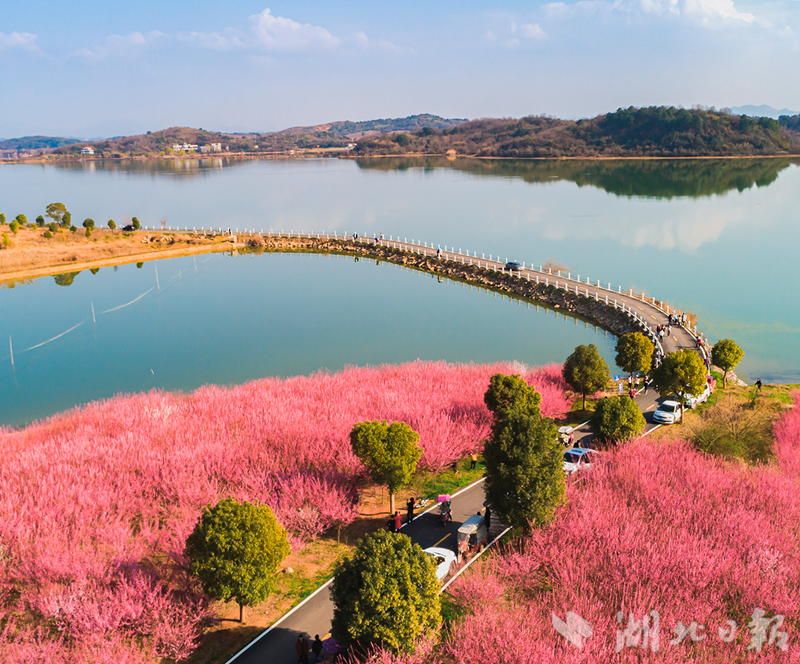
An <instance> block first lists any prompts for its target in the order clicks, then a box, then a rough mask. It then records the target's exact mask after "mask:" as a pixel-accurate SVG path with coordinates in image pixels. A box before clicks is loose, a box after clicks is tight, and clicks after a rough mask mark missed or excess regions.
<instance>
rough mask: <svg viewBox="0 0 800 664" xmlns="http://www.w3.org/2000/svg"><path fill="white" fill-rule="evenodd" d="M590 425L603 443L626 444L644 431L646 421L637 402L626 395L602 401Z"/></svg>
mask: <svg viewBox="0 0 800 664" xmlns="http://www.w3.org/2000/svg"><path fill="white" fill-rule="evenodd" d="M589 424H590V426H591V428H592V431H593V432H594V435H595V437H596V438H597V439H598V440H599V441H600V442H601V443H626V442H628V441H630V440H633V439H634V438H636V437H637V436H639V435H640V434H641V433H642V431H644V427H645V420H644V415H642V411H641V410H639V406H637V405H636V402H635V401H634V400H633V399H631V398H630V397H629V396H628V395H627V394H625V395H622V396H615V397H610V398H606V399H601V401H600V403H598V404H597V408H595V411H594V415H592V419H591V420H590V422H589Z"/></svg>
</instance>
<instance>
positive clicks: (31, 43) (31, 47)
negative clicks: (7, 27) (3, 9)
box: [0, 32, 39, 51]
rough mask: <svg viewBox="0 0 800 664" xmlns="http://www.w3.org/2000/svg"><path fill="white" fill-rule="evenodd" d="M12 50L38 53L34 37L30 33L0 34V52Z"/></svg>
mask: <svg viewBox="0 0 800 664" xmlns="http://www.w3.org/2000/svg"><path fill="white" fill-rule="evenodd" d="M12 48H19V49H22V50H25V51H38V50H39V47H38V46H37V45H36V35H33V34H31V33H30V32H12V33H10V34H4V33H2V32H0V51H2V50H6V49H12Z"/></svg>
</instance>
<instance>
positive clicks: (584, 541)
mask: <svg viewBox="0 0 800 664" xmlns="http://www.w3.org/2000/svg"><path fill="white" fill-rule="evenodd" d="M775 434H776V441H775V451H776V456H777V462H776V463H774V464H771V465H769V466H764V467H747V466H745V465H742V464H739V463H728V462H724V461H721V460H719V459H716V458H712V457H709V456H706V455H704V454H701V453H699V452H697V451H695V450H694V449H693V448H692V446H691V445H690V444H689V443H688V442H686V441H683V440H679V439H677V438H676V439H666V440H665V439H662V440H655V439H653V440H650V439H649V438H644V439H641V440H639V441H636V442H634V443H632V444H630V445H627V446H624V447H622V448H620V449H618V450H615V451H613V452H609V453H607V454H606V455H605V461H604V463H603V464H601V465H600V466H599V467H596V468H593V469H592V470H591V471H589V472H585V473H583V474H582V475H580V476H579V477H577V478H574V479H573V480H571V481H570V482H568V489H567V500H566V504H565V505H564V507H563V508H562V509H561V510H560V512H559V513H558V515H557V517H556V520H555V522H554V523H553V524H552V525H551V526H550V527H547V528H544V529H540V530H537V531H535V532H534V533H533V535H532V536H530V537H528V538H526V539H525V540H524V541H521V542H516V543H514V544H512V545H509V546H508V547H506V548H504V549H503V550H501V552H500V553H499V555H495V556H487V557H485V558H484V560H483V561H482V562H481V563H479V564H478V565H477V566H476V567H475V568H474V569H472V570H470V571H468V572H467V574H465V575H463V576H462V577H461V578H459V579H458V580H457V581H456V583H454V584H453V586H452V594H453V596H454V598H455V602H456V604H457V605H458V606H459V607H460V609H461V610H463V612H464V613H463V616H462V618H461V619H460V620H459V621H458V622H457V623H456V625H455V627H454V629H453V631H452V632H451V634H450V635H449V636H448V637H447V638H446V639H445V643H444V644H441V645H440V648H439V649H437V651H436V652H437V656H436V657H426V658H425V661H426V662H428V663H431V662H436V661H440V660H441V659H442V657H441V656H445V655H446V659H447V661H452V662H454V663H455V664H501V663H508V664H513V663H516V662H523V661H527V662H565V663H571V662H576V663H577V662H592V663H601V664H604V663H606V662H608V663H611V662H663V663H665V664H666V663H672V662H684V661H692V662H715V663H720V664H723V663H727V662H751V661H752V662H776V663H784V662H786V663H789V662H795V663H796V662H800V546H799V544H800V398H798V399H797V400H796V402H795V407H794V408H793V409H792V410H790V411H788V413H787V414H786V415H785V416H783V417H782V419H781V420H780V421H779V423H778V424H777V426H776V429H775ZM570 611H571V612H573V613H574V614H577V616H580V617H581V618H582V619H584V620H585V621H587V622H588V623H589V625H590V626H591V629H592V631H593V634H592V636H591V638H589V639H588V640H585V641H583V642H582V648H581V649H579V648H578V647H576V646H575V645H571V644H570V643H568V642H567V641H566V639H565V638H564V637H563V636H561V635H559V634H558V633H557V632H556V630H555V629H554V627H553V614H555V615H556V616H557V618H558V619H559V620H561V621H566V615H567V612H570ZM653 611H657V612H658V613H657V617H658V627H659V629H658V631H656V630H655V626H656V623H655V618H656V614H654V613H652V612H653ZM759 611H760V613H759ZM618 612H621V620H619V621H618ZM645 616H647V617H648V618H649V620H650V625H651V627H652V629H651V630H650V631H649V632H648V633H645V632H644V630H643V629H640V628H643V627H644V626H645V624H644V622H643V619H644V618H645ZM778 616H782V622H781V620H780V618H778ZM693 623H694V628H693V631H692V629H690V628H692V625H693ZM760 626H761V627H763V630H761V634H762V636H763V639H761V638H760V637H759V636H758V634H759V629H760ZM637 630H638V631H637ZM637 636H638V639H637ZM656 636H657V637H658V638H657V640H656ZM645 637H647V638H645ZM681 637H682V638H681ZM440 655H441V656H440ZM378 659H380V658H376V661H377V660H378ZM386 661H390V658H387V659H386Z"/></svg>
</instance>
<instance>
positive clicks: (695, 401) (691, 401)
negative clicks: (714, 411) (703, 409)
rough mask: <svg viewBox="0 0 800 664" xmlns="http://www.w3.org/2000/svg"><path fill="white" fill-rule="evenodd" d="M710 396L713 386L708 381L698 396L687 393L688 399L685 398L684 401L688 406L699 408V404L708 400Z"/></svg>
mask: <svg viewBox="0 0 800 664" xmlns="http://www.w3.org/2000/svg"><path fill="white" fill-rule="evenodd" d="M710 396H711V386H710V385H709V384H708V382H706V387H705V389H704V390H703V391H702V392H701V393H700V394H699V395H698V396H694V395H693V394H687V395H686V399H684V403H685V404H686V407H687V408H697V406H699V405H700V404H701V403H704V402H705V401H707V400H708V397H710ZM676 398H677V397H676Z"/></svg>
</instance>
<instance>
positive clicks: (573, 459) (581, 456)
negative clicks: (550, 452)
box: [564, 447, 600, 475]
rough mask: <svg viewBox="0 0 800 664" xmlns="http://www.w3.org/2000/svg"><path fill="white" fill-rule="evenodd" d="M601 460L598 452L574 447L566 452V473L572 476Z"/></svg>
mask: <svg viewBox="0 0 800 664" xmlns="http://www.w3.org/2000/svg"><path fill="white" fill-rule="evenodd" d="M599 460H600V452H598V451H596V450H590V449H583V448H579V447H578V448H576V447H573V448H572V449H570V450H564V472H565V473H566V474H567V475H571V474H572V473H574V472H575V471H576V470H581V469H582V468H589V467H591V465H592V464H593V463H596V462H597V461H599Z"/></svg>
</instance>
